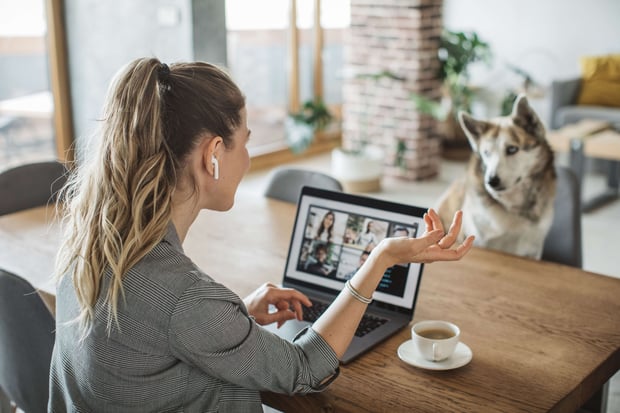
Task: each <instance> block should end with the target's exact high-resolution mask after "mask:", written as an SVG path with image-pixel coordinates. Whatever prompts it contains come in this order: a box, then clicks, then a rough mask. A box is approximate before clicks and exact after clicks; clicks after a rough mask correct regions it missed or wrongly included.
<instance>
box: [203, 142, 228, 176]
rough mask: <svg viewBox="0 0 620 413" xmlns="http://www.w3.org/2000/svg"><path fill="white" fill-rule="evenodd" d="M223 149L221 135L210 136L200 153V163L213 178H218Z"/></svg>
mask: <svg viewBox="0 0 620 413" xmlns="http://www.w3.org/2000/svg"><path fill="white" fill-rule="evenodd" d="M223 149H224V140H223V139H222V137H221V136H216V137H214V138H211V140H209V142H208V143H207V145H206V147H205V149H204V150H203V153H202V165H203V168H204V169H205V170H206V171H207V173H208V174H209V175H211V176H212V177H213V179H216V180H217V179H220V161H221V158H220V155H221V153H222V151H223Z"/></svg>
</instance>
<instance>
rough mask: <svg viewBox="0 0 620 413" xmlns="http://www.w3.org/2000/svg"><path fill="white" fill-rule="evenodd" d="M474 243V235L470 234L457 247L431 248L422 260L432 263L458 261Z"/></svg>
mask: <svg viewBox="0 0 620 413" xmlns="http://www.w3.org/2000/svg"><path fill="white" fill-rule="evenodd" d="M473 245H474V236H473V235H470V236H468V237H467V238H466V239H465V241H463V243H462V244H460V245H459V246H457V247H456V248H447V249H443V248H429V249H428V250H427V252H426V254H423V255H424V256H423V257H420V258H421V261H422V262H425V263H431V262H434V261H457V260H460V259H461V258H463V257H464V256H465V254H467V253H468V252H469V250H470V249H471V247H472V246H473Z"/></svg>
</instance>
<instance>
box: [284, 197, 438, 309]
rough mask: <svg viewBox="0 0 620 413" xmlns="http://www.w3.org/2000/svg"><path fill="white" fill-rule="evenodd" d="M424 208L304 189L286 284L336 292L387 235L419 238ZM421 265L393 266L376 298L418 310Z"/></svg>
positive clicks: (290, 248) (384, 277)
mask: <svg viewBox="0 0 620 413" xmlns="http://www.w3.org/2000/svg"><path fill="white" fill-rule="evenodd" d="M424 212H426V210H425V209H422V208H418V207H414V206H410V205H403V204H398V203H393V202H388V201H383V200H378V199H374V198H368V197H362V196H357V195H351V194H345V193H342V192H333V191H325V190H321V189H317V188H311V187H304V188H303V189H302V192H301V195H300V200H299V203H298V208H297V216H296V220H295V226H294V228H293V234H292V238H291V244H290V247H289V253H288V258H287V262H286V272H285V282H293V283H299V284H302V285H304V286H307V287H316V288H318V289H320V290H323V291H327V292H332V293H337V292H338V291H340V290H341V289H342V288H343V287H344V283H345V282H346V280H347V279H349V278H351V277H352V276H353V275H354V274H355V272H356V271H357V269H358V268H359V267H360V266H361V264H362V263H363V262H364V260H365V259H366V257H367V256H368V254H369V253H370V252H371V251H372V249H373V248H374V247H375V246H376V245H377V244H378V243H379V242H380V241H381V240H382V239H384V238H386V237H392V236H409V237H416V236H417V235H419V232H420V231H423V230H424V220H423V218H422V217H423V215H424ZM422 269H423V265H422V264H399V265H395V266H393V267H391V268H389V269H388V270H387V271H386V272H385V274H384V275H383V278H382V280H381V282H380V283H379V286H378V287H377V290H376V292H375V293H374V295H373V298H374V300H375V302H380V303H385V304H389V305H394V306H397V307H401V308H403V309H405V310H413V307H414V304H415V298H416V296H417V289H418V286H419V283H420V277H421V275H422Z"/></svg>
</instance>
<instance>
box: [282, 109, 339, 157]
mask: <svg viewBox="0 0 620 413" xmlns="http://www.w3.org/2000/svg"><path fill="white" fill-rule="evenodd" d="M332 119H333V116H332V115H331V113H330V112H329V109H328V108H327V106H326V105H325V103H324V102H323V99H321V98H315V99H311V100H307V101H306V102H304V104H303V106H302V109H301V110H300V111H299V112H297V113H290V114H289V115H288V116H287V117H286V121H285V130H286V141H287V144H288V146H289V148H290V149H291V151H293V153H302V152H304V151H305V150H306V149H308V146H310V144H311V143H312V141H313V140H314V135H315V133H316V132H317V131H321V130H323V129H325V127H326V126H327V125H328V124H329V123H330V122H331V120H332Z"/></svg>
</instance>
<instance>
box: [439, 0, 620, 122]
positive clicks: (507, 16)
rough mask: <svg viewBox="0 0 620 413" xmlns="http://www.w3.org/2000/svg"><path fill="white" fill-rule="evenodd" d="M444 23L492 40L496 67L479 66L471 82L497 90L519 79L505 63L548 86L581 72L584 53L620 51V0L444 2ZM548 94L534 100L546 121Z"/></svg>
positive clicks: (477, 0)
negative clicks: (581, 60)
mask: <svg viewBox="0 0 620 413" xmlns="http://www.w3.org/2000/svg"><path fill="white" fill-rule="evenodd" d="M444 24H445V26H446V27H447V28H449V29H451V30H457V31H470V30H475V31H476V32H477V33H478V35H479V36H480V37H481V38H482V39H483V40H486V41H487V42H489V43H490V45H491V49H492V51H493V54H494V59H493V67H491V68H485V67H484V66H481V65H477V66H476V67H475V68H474V70H473V72H472V82H473V83H475V84H478V85H481V86H483V87H485V88H490V89H491V91H492V92H495V91H496V90H498V89H499V90H500V92H501V90H502V89H505V88H506V87H508V86H514V85H518V83H519V78H518V77H516V76H514V75H512V74H511V73H510V72H509V71H508V70H507V69H506V66H505V64H506V63H510V64H515V65H517V66H519V67H521V68H523V69H525V70H526V71H527V72H529V73H530V74H531V75H532V76H533V78H534V79H535V80H536V81H538V82H540V83H542V85H543V86H545V87H548V86H549V84H550V82H551V81H552V80H553V79H562V78H569V77H576V76H578V75H579V58H580V57H581V56H585V55H598V54H608V53H620V1H618V0H444ZM546 97H548V94H547V95H545V97H544V98H541V99H539V100H538V101H536V100H535V101H534V102H533V105H534V107H535V108H536V109H537V110H538V112H539V114H540V115H541V118H543V119H544V120H546V119H547V117H548V113H547V112H548V108H547V106H548V102H547V99H546ZM493 99H497V97H493V96H489V97H488V98H487V100H488V101H492V100H493ZM488 112H489V113H488V115H494V114H495V113H492V110H489V111H488Z"/></svg>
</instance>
